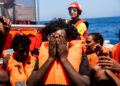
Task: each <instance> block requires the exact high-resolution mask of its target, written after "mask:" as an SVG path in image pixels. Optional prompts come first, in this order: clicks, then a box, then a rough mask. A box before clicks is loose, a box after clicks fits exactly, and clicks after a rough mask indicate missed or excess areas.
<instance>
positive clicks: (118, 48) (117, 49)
mask: <svg viewBox="0 0 120 86" xmlns="http://www.w3.org/2000/svg"><path fill="white" fill-rule="evenodd" d="M112 58H113V59H115V60H116V61H117V62H118V63H120V43H118V44H116V45H114V46H113V50H112ZM115 74H116V75H117V76H118V77H119V79H120V73H115Z"/></svg>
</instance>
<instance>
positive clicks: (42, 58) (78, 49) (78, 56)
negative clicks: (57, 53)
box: [39, 40, 82, 85]
mask: <svg viewBox="0 0 120 86" xmlns="http://www.w3.org/2000/svg"><path fill="white" fill-rule="evenodd" d="M48 48H49V43H48V42H43V43H42V45H41V48H40V55H39V67H41V66H42V65H43V64H44V63H45V62H46V60H47V59H48V57H49V54H48ZM67 59H68V61H69V62H70V63H71V65H72V66H73V67H74V69H75V70H76V71H77V72H79V66H80V64H81V60H82V43H81V41H80V40H73V41H71V42H70V43H69V51H68V56H67ZM48 71H49V72H48V74H46V77H45V80H44V84H45V85H47V84H61V85H70V82H69V79H68V76H67V75H66V73H65V71H64V69H63V67H62V64H61V62H60V61H57V59H56V60H55V61H54V62H53V64H52V65H51V67H50V68H49V70H48Z"/></svg>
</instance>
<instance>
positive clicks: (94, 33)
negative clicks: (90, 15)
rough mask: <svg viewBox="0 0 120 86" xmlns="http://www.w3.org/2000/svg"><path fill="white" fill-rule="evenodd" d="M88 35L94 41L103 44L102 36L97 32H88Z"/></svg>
mask: <svg viewBox="0 0 120 86" xmlns="http://www.w3.org/2000/svg"><path fill="white" fill-rule="evenodd" d="M90 35H91V36H92V37H93V40H94V41H95V42H98V41H100V45H103V42H104V38H103V36H102V35H101V34H100V33H99V32H93V33H89V34H88V36H90Z"/></svg>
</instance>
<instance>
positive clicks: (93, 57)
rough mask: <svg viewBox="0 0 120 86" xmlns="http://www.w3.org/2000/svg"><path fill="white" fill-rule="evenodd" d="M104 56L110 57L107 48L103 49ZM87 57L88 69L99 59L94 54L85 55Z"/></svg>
mask: <svg viewBox="0 0 120 86" xmlns="http://www.w3.org/2000/svg"><path fill="white" fill-rule="evenodd" d="M104 55H105V56H111V55H110V49H109V48H106V47H104V48H103V56H104ZM87 57H88V61H89V66H90V67H91V66H94V65H96V64H97V61H98V60H99V57H98V56H97V55H96V53H92V54H89V55H87Z"/></svg>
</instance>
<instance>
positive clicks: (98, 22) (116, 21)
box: [40, 17, 120, 44]
mask: <svg viewBox="0 0 120 86" xmlns="http://www.w3.org/2000/svg"><path fill="white" fill-rule="evenodd" d="M85 20H87V21H88V23H89V28H88V33H91V32H100V33H101V34H102V35H103V37H104V40H108V41H110V42H109V43H110V44H116V43H118V42H119V35H118V34H119V30H120V17H104V18H88V19H85ZM47 22H49V21H41V22H40V23H41V24H45V23H47Z"/></svg>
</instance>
